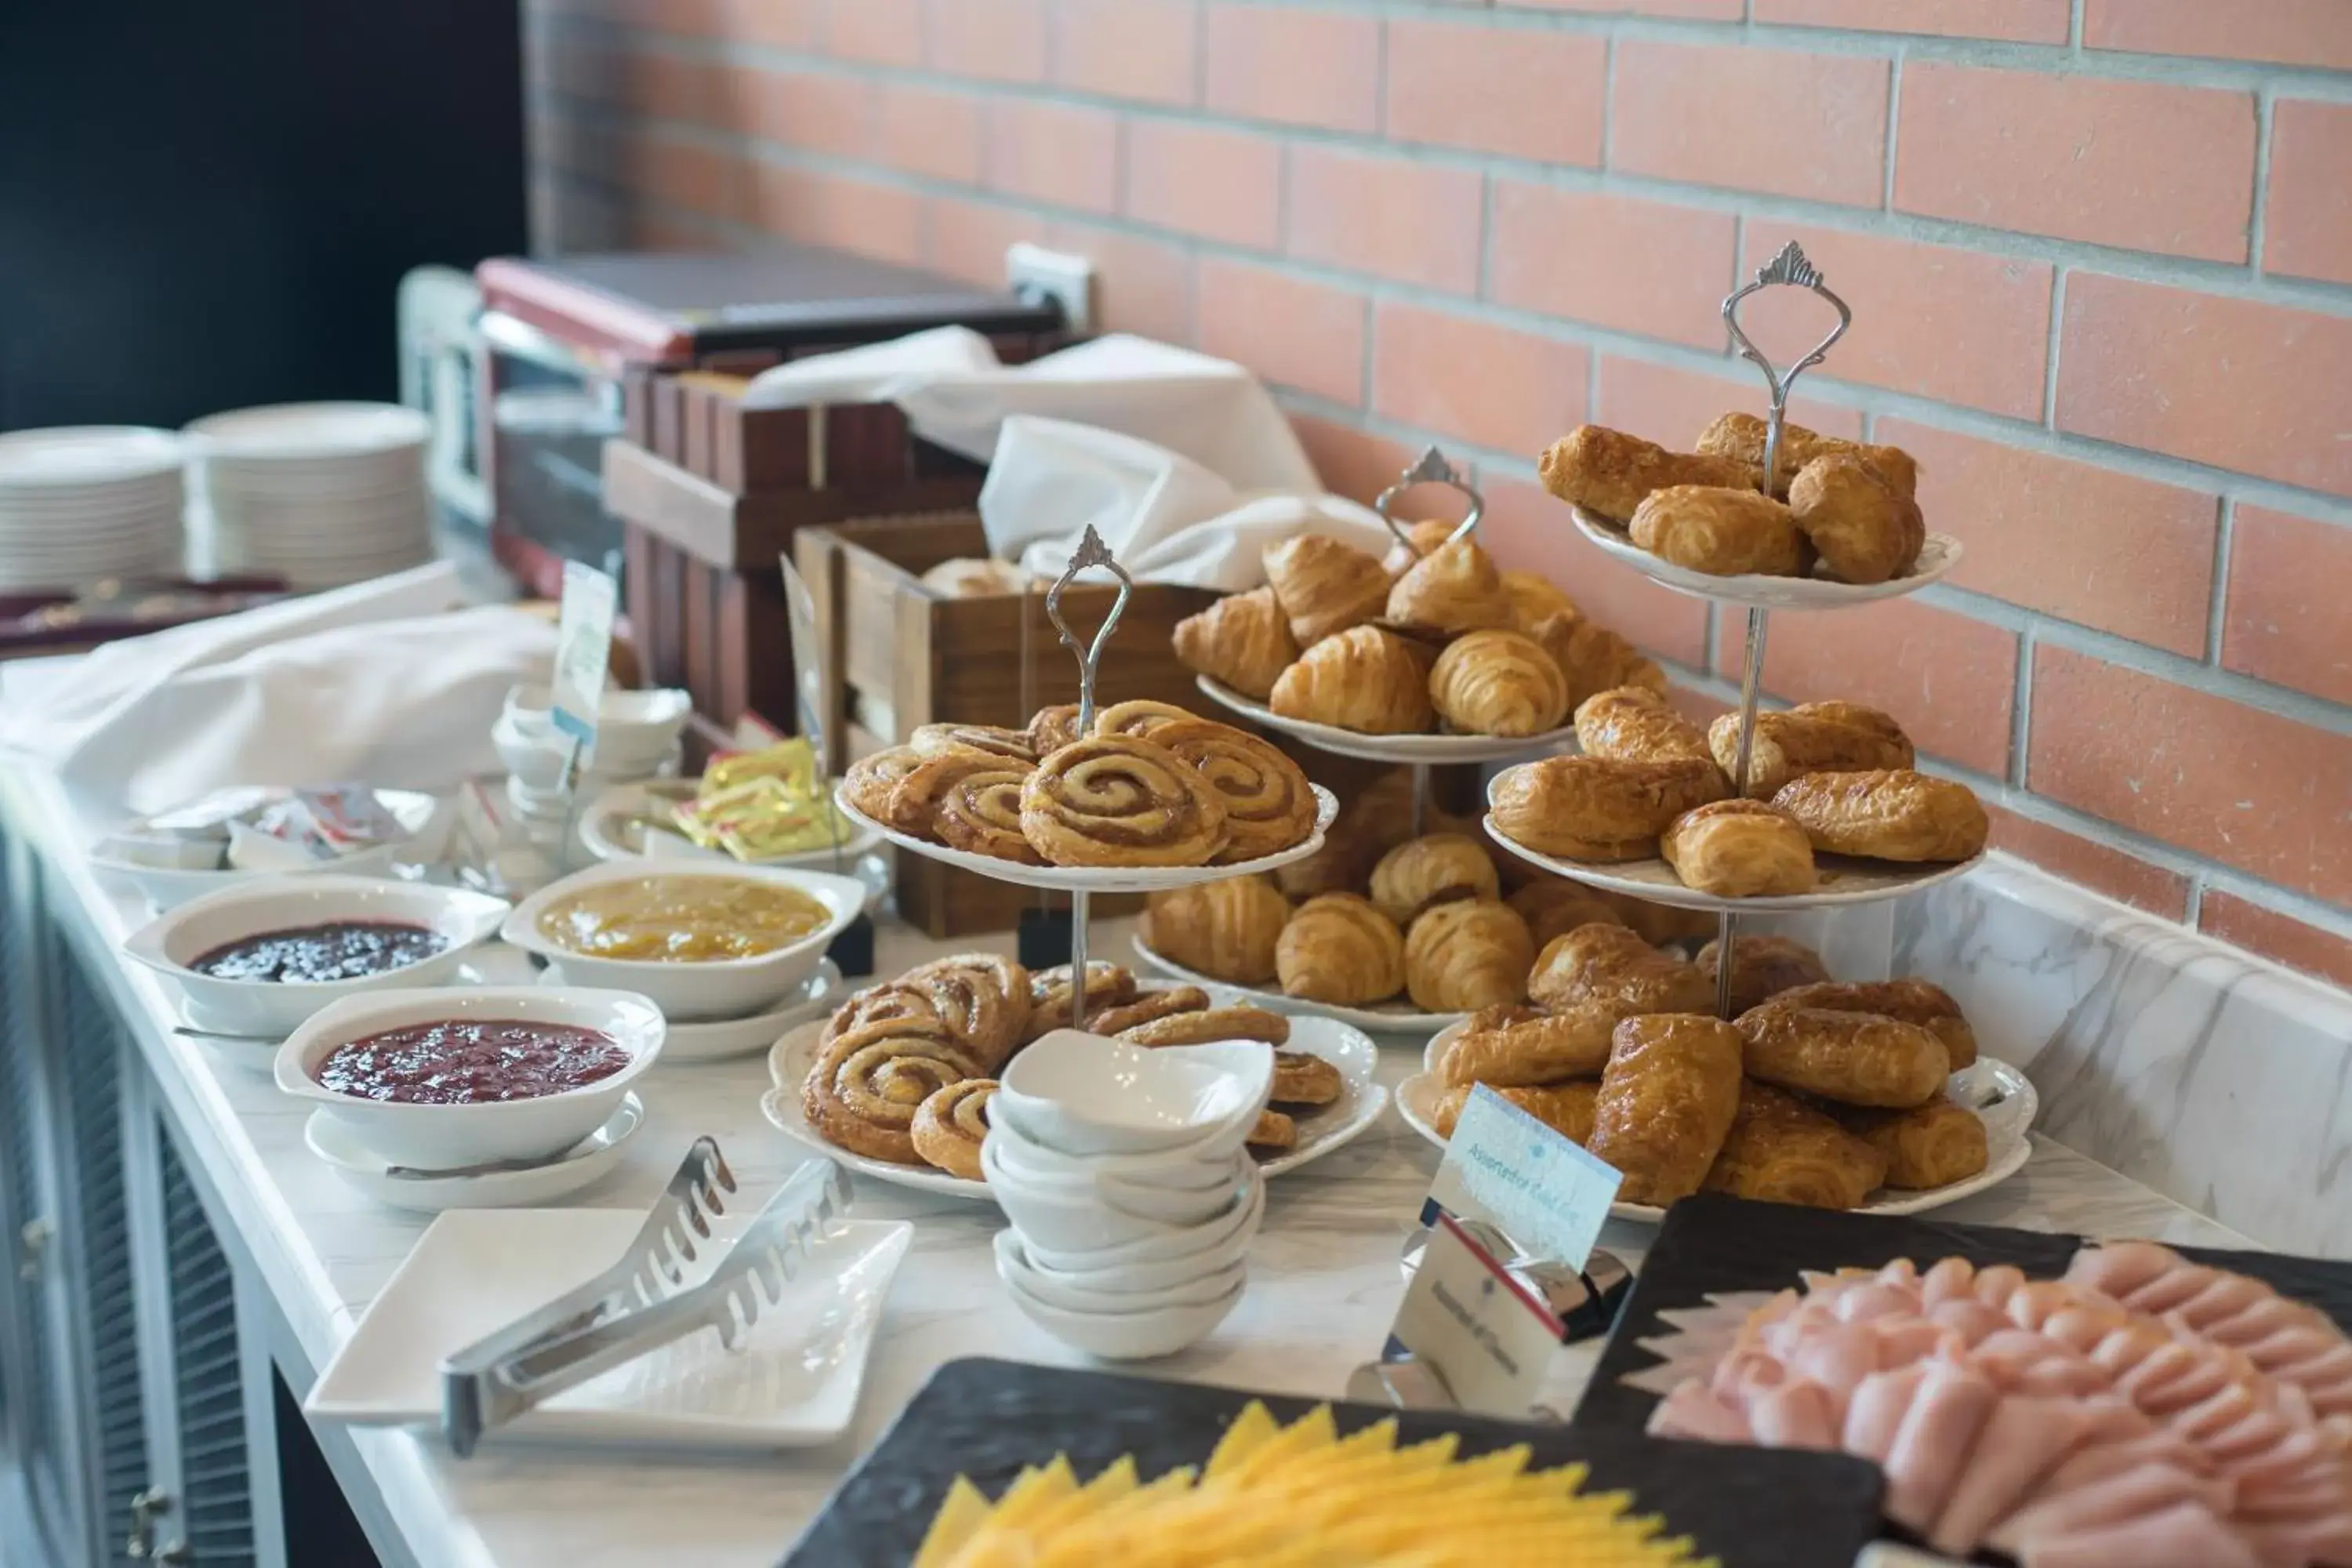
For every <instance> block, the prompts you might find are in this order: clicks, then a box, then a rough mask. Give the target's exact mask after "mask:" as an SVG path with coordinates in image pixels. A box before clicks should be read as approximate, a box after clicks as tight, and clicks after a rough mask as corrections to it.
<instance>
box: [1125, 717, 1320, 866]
mask: <svg viewBox="0 0 2352 1568" xmlns="http://www.w3.org/2000/svg"><path fill="white" fill-rule="evenodd" d="M1151 742H1152V743H1153V744H1154V745H1158V746H1165V747H1166V748H1167V749H1168V750H1170V751H1171V752H1175V753H1176V755H1178V756H1179V757H1181V758H1182V759H1183V760H1184V761H1185V762H1186V763H1189V764H1191V766H1192V768H1193V769H1194V770H1195V771H1196V772H1198V773H1200V775H1201V777H1202V778H1203V779H1204V780H1206V781H1207V782H1208V783H1209V784H1210V785H1211V786H1212V787H1213V788H1214V789H1215V790H1216V792H1217V795H1218V796H1219V798H1220V799H1221V800H1222V801H1223V804H1224V808H1225V847H1224V848H1223V849H1222V850H1220V851H1219V852H1218V855H1217V858H1218V860H1220V861H1223V862H1225V863H1228V864H1237V863H1239V862H1241V861H1244V860H1255V859H1258V858H1261V857H1263V856H1267V855H1272V854H1275V853H1276V852H1277V851H1279V850H1284V849H1287V848H1289V847H1291V846H1292V845H1294V844H1296V843H1297V842H1298V841H1299V840H1301V839H1303V838H1305V837H1307V835H1308V834H1310V833H1312V832H1313V831H1314V830H1315V816H1316V810H1317V804H1316V796H1315V790H1314V787H1313V786H1312V785H1310V784H1308V783H1307V774H1306V773H1305V772H1304V771H1303V770H1302V769H1301V768H1300V767H1299V765H1298V764H1297V763H1294V762H1292V761H1291V760H1290V759H1289V758H1288V757H1286V756H1285V755H1284V754H1283V753H1282V752H1280V751H1279V750H1277V749H1276V747H1275V746H1273V745H1272V744H1271V743H1269V742H1265V741H1263V740H1260V739H1259V738H1258V737H1257V736H1255V735H1253V734H1251V733H1250V732H1249V731H1246V730H1236V729H1234V727H1233V726H1232V725H1230V724H1220V723H1217V722H1216V721H1213V720H1210V719H1180V720H1173V721H1169V722H1167V723H1164V724H1160V725H1158V726H1157V727H1155V728H1154V729H1153V730H1152V731H1151Z"/></svg>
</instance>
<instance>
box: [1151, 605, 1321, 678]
mask: <svg viewBox="0 0 2352 1568" xmlns="http://www.w3.org/2000/svg"><path fill="white" fill-rule="evenodd" d="M1172 640H1173V642H1174V644H1175V648H1176V657H1177V658H1179V659H1181V661H1182V662H1183V665H1184V668H1187V669H1190V670H1192V671H1194V672H1195V673H1197V674H1200V675H1205V676H1207V677H1208V678H1209V679H1212V680H1214V681H1217V682H1220V683H1221V684H1223V685H1225V686H1230V687H1232V688H1233V689H1234V690H1235V691H1238V692H1240V693H1241V694H1242V695H1243V696H1244V697H1248V698H1253V699H1255V700H1257V701H1260V702H1263V701H1265V700H1266V699H1267V698H1268V697H1269V696H1271V695H1272V694H1273V692H1274V683H1275V681H1276V679H1279V678H1280V677H1281V675H1282V672H1283V671H1284V670H1286V669H1288V668H1290V666H1291V664H1292V662H1293V661H1294V660H1296V659H1297V658H1298V639H1297V638H1296V637H1292V636H1291V635H1290V621H1289V618H1288V617H1287V616H1285V615H1284V614H1283V613H1282V606H1281V605H1277V604H1276V603H1275V599H1274V590H1273V589H1272V588H1253V589H1251V590H1250V591H1249V592H1248V593H1246V594H1231V595H1226V596H1225V597H1224V598H1222V599H1219V600H1218V601H1217V602H1216V603H1215V604H1213V605H1210V606H1209V607H1208V608H1207V609H1205V610H1202V612H1201V613H1200V614H1199V615H1197V616H1185V617H1184V618H1183V619H1182V620H1181V621H1178V622H1177V623H1176V631H1175V635H1174V637H1173V639H1172Z"/></svg>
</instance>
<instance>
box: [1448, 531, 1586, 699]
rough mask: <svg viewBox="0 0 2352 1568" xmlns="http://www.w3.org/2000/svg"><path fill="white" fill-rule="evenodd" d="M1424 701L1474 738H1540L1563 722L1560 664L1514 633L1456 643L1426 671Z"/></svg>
mask: <svg viewBox="0 0 2352 1568" xmlns="http://www.w3.org/2000/svg"><path fill="white" fill-rule="evenodd" d="M1447 548H1449V549H1450V548H1452V546H1450V545H1449V546H1448V547H1447ZM1429 698H1430V702H1431V704H1432V705H1433V707H1435V708H1436V710H1437V714H1438V717H1439V718H1441V719H1444V721H1446V722H1447V723H1448V724H1451V725H1452V726H1453V727H1454V729H1456V730H1459V731H1465V732H1467V733H1469V734H1474V735H1510V736H1524V735H1539V734H1542V733H1543V732H1544V731H1547V730H1554V729H1558V728H1559V722H1560V721H1561V720H1563V719H1565V718H1567V717H1568V679H1567V677H1565V676H1563V675H1562V674H1560V671H1559V662H1558V661H1557V660H1555V659H1554V658H1552V657H1551V655H1550V654H1549V653H1547V652H1545V651H1544V647H1543V645H1542V644H1541V643H1539V642H1538V641H1536V640H1535V639H1534V638H1533V637H1525V636H1522V635H1521V634H1519V633H1517V632H1507V631H1478V632H1472V633H1470V634H1469V635H1468V636H1466V637H1457V638H1455V639H1454V641H1453V642H1452V643H1450V644H1449V645H1447V647H1446V648H1445V651H1444V652H1443V653H1441V654H1439V655H1438V656H1437V663H1436V664H1435V665H1433V667H1432V668H1431V669H1430V672H1429Z"/></svg>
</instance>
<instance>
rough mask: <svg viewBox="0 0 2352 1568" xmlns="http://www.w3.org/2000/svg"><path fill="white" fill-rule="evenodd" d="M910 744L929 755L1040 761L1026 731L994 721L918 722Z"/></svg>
mask: <svg viewBox="0 0 2352 1568" xmlns="http://www.w3.org/2000/svg"><path fill="white" fill-rule="evenodd" d="M907 744H908V746H910V747H912V748H913V749H914V750H915V751H916V752H917V753H919V755H922V756H926V757H937V756H943V755H945V754H946V753H948V752H986V753H988V754H989V755H990V756H992V757H1005V758H1009V759H1011V760H1012V761H1013V762H1016V763H1024V764H1026V763H1034V762H1035V761H1036V760H1037V751H1036V748H1035V747H1034V746H1033V745H1031V744H1030V742H1029V735H1028V732H1027V731H1024V730H1006V729H1001V728H999V727H998V726H996V725H994V724H918V725H917V726H916V727H915V732H914V733H913V734H911V735H909V736H908V737H907Z"/></svg>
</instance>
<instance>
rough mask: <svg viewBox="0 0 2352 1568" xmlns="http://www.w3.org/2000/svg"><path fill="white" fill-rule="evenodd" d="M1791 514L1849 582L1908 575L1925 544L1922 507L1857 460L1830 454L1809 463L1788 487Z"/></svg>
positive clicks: (1824, 561) (1881, 580) (1827, 562)
mask: <svg viewBox="0 0 2352 1568" xmlns="http://www.w3.org/2000/svg"><path fill="white" fill-rule="evenodd" d="M1789 511H1790V515H1792V516H1794V517H1795V518H1796V520H1797V526H1798V527H1799V528H1801V529H1803V530H1804V531H1805V537H1806V538H1807V539H1808V540H1810V541H1811V542H1812V546H1813V550H1814V552H1815V553H1817V554H1818V555H1820V557H1821V558H1822V565H1824V566H1826V567H1828V568H1829V570H1830V573H1831V574H1832V576H1836V577H1841V578H1843V579H1844V580H1845V581H1846V582H1849V583H1884V582H1885V581H1886V580H1887V579H1888V578H1890V577H1900V576H1902V575H1904V574H1906V573H1908V572H1909V571H1910V570H1911V567H1912V563H1915V562H1916V561H1917V560H1918V559H1919V551H1920V549H1921V548H1922V547H1923V546H1924V545H1925V544H1926V543H1927V524H1926V522H1925V521H1922V520H1921V518H1920V516H1919V503H1918V502H1917V501H1915V500H1912V499H1911V498H1910V497H1908V496H1901V495H1897V494H1895V488H1894V487H1893V486H1892V485H1889V484H1888V483H1887V482H1886V481H1885V479H1881V478H1879V477H1878V470H1877V469H1875V468H1872V467H1871V466H1870V465H1869V464H1867V463H1865V462H1864V461H1863V460H1862V459H1861V458H1853V457H1846V456H1844V455H1843V454H1832V455H1831V456H1829V457H1825V458H1814V459H1813V460H1812V461H1811V462H1810V463H1807V464H1806V465H1805V467H1804V469H1803V471H1802V472H1801V473H1800V474H1798V476H1797V478H1796V481H1795V482H1794V483H1793V484H1791V485H1790V487H1789Z"/></svg>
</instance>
